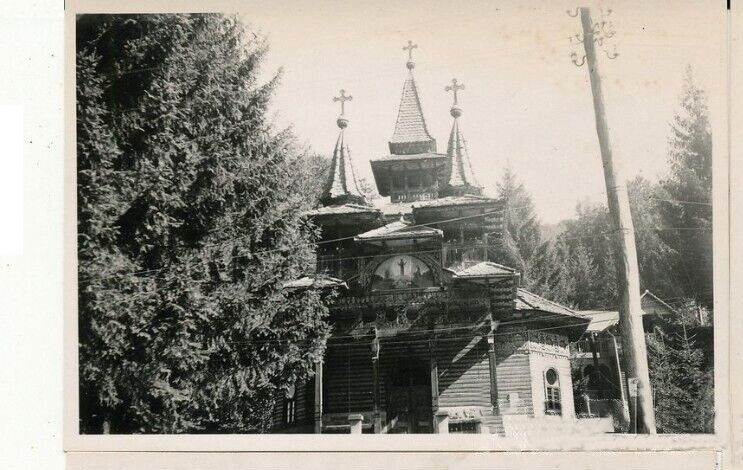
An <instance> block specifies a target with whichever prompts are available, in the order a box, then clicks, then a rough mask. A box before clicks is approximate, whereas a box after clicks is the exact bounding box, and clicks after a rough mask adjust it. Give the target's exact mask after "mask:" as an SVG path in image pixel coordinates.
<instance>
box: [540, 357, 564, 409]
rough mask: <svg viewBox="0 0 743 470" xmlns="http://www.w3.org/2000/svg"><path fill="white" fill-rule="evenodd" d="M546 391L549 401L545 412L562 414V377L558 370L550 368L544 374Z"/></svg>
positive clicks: (546, 403) (546, 402)
mask: <svg viewBox="0 0 743 470" xmlns="http://www.w3.org/2000/svg"><path fill="white" fill-rule="evenodd" d="M544 385H545V387H544V389H545V395H546V398H547V400H546V401H545V412H546V413H547V414H552V415H559V414H562V405H561V403H560V376H559V375H558V374H557V370H556V369H554V368H549V369H547V371H546V372H545V373H544Z"/></svg>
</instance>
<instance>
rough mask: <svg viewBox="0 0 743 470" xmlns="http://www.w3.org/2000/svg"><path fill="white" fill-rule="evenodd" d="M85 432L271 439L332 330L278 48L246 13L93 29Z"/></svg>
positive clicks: (103, 21)
mask: <svg viewBox="0 0 743 470" xmlns="http://www.w3.org/2000/svg"><path fill="white" fill-rule="evenodd" d="M77 51H78V54H77V103H78V104H77V113H78V141H77V151H78V169H79V176H78V244H79V245H78V250H79V252H78V259H79V304H78V309H79V359H80V370H79V373H80V390H81V394H80V405H81V413H80V418H81V422H80V429H81V431H82V432H93V433H95V432H101V431H104V432H117V433H126V432H139V433H183V432H191V433H194V432H260V431H263V430H265V427H266V424H267V421H268V415H267V414H268V413H269V412H270V409H271V406H270V405H271V402H272V399H273V397H274V396H276V395H278V394H280V393H281V389H282V388H287V387H289V386H290V385H291V384H292V383H294V382H296V381H298V380H302V379H304V378H306V377H307V376H308V374H309V373H310V370H311V366H312V362H313V360H314V359H316V358H318V357H320V355H321V354H322V350H323V348H324V342H325V339H326V337H327V334H328V327H327V324H326V322H325V320H324V317H325V315H326V314H327V308H326V306H325V304H324V302H323V300H322V299H321V298H320V296H319V294H318V293H317V292H314V291H305V292H300V293H294V294H291V295H290V294H289V293H287V292H286V291H285V289H283V288H282V284H283V283H284V282H286V281H288V280H290V279H294V278H296V277H298V276H300V275H301V274H303V273H305V272H308V271H310V270H311V267H312V264H313V257H314V253H313V250H312V248H311V245H310V244H309V243H308V242H311V241H312V240H314V237H315V235H316V234H315V231H314V229H312V228H311V227H310V226H308V225H307V224H306V223H305V222H304V221H303V219H302V218H301V213H302V212H303V211H304V210H306V209H308V208H309V202H308V201H307V200H306V198H305V197H304V195H303V194H300V193H297V192H296V191H295V189H296V185H297V183H298V180H297V178H298V176H297V172H296V171H294V170H293V168H292V165H291V163H292V161H293V158H294V157H293V154H294V152H296V150H295V145H294V142H293V140H292V137H291V135H289V134H288V133H287V132H283V131H280V130H277V129H274V128H273V127H272V125H271V124H270V122H268V120H267V118H266V115H267V106H268V103H269V100H270V96H271V94H272V91H273V89H274V88H275V87H276V85H277V81H278V77H274V79H272V80H270V81H269V82H268V83H265V84H262V83H259V81H258V73H259V66H260V64H261V61H262V58H263V57H264V55H265V53H266V51H267V45H266V44H265V42H263V40H262V39H261V38H260V37H258V36H257V35H255V34H254V33H252V32H251V31H248V30H246V29H245V27H244V26H243V25H242V24H241V23H240V22H239V20H238V19H237V18H236V17H234V16H222V15H217V14H196V15H186V14H179V15H172V14H169V15H105V16H97V15H93V16H81V17H78V19H77Z"/></svg>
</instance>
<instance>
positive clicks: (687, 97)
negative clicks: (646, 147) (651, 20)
mask: <svg viewBox="0 0 743 470" xmlns="http://www.w3.org/2000/svg"><path fill="white" fill-rule="evenodd" d="M668 145H669V156H668V160H669V164H670V170H671V171H670V174H669V175H668V177H666V178H665V179H664V180H663V181H661V186H662V188H663V190H664V191H665V192H666V193H667V194H668V198H669V199H671V200H672V201H666V202H664V203H663V204H662V205H661V206H660V207H661V216H662V218H663V221H664V223H665V225H666V226H668V227H684V228H691V229H693V230H668V231H667V232H664V233H663V235H662V236H663V241H664V242H665V243H666V244H667V245H668V246H669V247H671V249H673V250H674V251H675V252H677V253H682V254H683V256H678V257H676V258H675V259H674V266H673V267H674V271H675V278H674V281H675V283H676V284H678V285H679V286H680V287H681V289H682V291H683V292H684V293H686V294H687V295H690V296H693V297H695V298H698V299H699V300H700V301H701V302H703V303H704V304H705V305H707V306H708V307H711V306H712V277H713V276H712V207H711V205H710V203H711V201H712V133H711V131H710V124H709V118H708V109H707V98H706V95H705V93H704V91H702V90H701V89H700V88H699V87H697V85H696V84H695V83H694V79H693V76H692V71H691V68H688V69H687V71H686V76H685V80H684V88H683V91H682V95H681V106H680V109H679V111H678V112H677V113H676V115H675V117H674V120H673V123H672V125H671V137H670V138H669V141H668ZM673 200H675V201H673ZM676 201H688V202H686V203H682V202H676ZM695 203H696V204H695Z"/></svg>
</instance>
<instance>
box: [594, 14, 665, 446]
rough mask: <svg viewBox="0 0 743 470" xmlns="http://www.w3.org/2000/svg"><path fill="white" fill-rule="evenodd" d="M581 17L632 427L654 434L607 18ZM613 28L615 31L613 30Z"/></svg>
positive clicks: (632, 233)
mask: <svg viewBox="0 0 743 470" xmlns="http://www.w3.org/2000/svg"><path fill="white" fill-rule="evenodd" d="M580 20H581V24H582V26H583V41H582V42H583V46H584V49H585V51H586V56H585V59H586V63H587V64H588V72H589V75H590V78H591V91H592V92H593V109H594V111H595V113H596V132H597V133H598V138H599V146H600V148H601V160H602V162H603V165H604V179H605V180H606V196H607V199H608V203H609V213H610V215H611V219H612V220H613V222H614V225H615V230H616V231H615V233H614V240H615V250H614V251H615V254H616V256H615V257H616V267H617V280H618V282H619V286H618V287H619V292H620V293H621V303H620V305H619V330H620V332H621V335H622V344H623V345H624V357H625V363H626V364H625V365H626V373H627V377H628V378H632V379H637V384H638V387H637V388H638V390H637V394H638V396H637V400H636V403H637V405H636V410H635V413H632V415H633V417H634V416H636V418H634V419H635V423H633V426H631V428H634V429H637V432H640V433H646V434H655V412H654V411H653V394H652V391H651V389H650V375H649V373H648V356H647V350H646V347H645V332H644V330H643V327H642V306H641V304H640V273H639V269H638V267H637V249H636V246H635V229H634V225H633V224H632V215H631V213H630V207H629V198H628V196H627V184H626V180H625V179H624V178H623V177H622V176H621V175H620V174H619V172H618V171H617V168H615V166H614V161H613V158H612V152H611V143H610V142H609V127H608V125H607V123H606V114H605V111H604V96H603V92H602V91H601V78H600V77H599V70H598V64H597V62H596V47H595V45H596V43H599V44H601V43H602V42H603V38H599V37H596V36H597V35H600V34H602V31H603V28H604V26H605V22H604V21H602V22H601V23H594V22H593V21H592V20H591V10H590V9H589V8H580ZM611 34H612V35H613V33H611ZM608 37H610V36H608ZM615 57H616V55H615Z"/></svg>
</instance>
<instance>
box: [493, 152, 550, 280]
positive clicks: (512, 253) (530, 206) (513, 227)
mask: <svg viewBox="0 0 743 470" xmlns="http://www.w3.org/2000/svg"><path fill="white" fill-rule="evenodd" d="M496 189H497V194H498V197H499V198H501V199H503V200H505V202H506V211H505V215H504V220H503V225H504V228H505V230H504V231H503V239H502V240H501V246H500V249H499V250H498V253H497V255H496V258H497V259H498V261H499V262H501V263H503V264H505V265H507V266H510V267H512V268H515V269H517V270H518V271H519V272H521V273H522V276H523V277H524V279H523V280H524V282H525V284H526V285H527V286H530V285H531V280H530V279H529V273H530V271H531V263H532V262H533V258H534V256H535V254H536V252H537V250H538V248H539V245H540V244H541V229H540V222H539V219H538V218H537V215H536V213H535V210H534V201H533V200H532V197H531V195H530V194H529V192H528V191H527V190H526V188H525V187H524V184H523V183H522V182H520V181H519V180H518V177H517V175H516V173H515V172H514V171H513V170H512V169H511V167H510V166H506V168H505V169H504V172H503V176H502V177H501V180H500V181H499V182H498V183H497V186H496Z"/></svg>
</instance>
